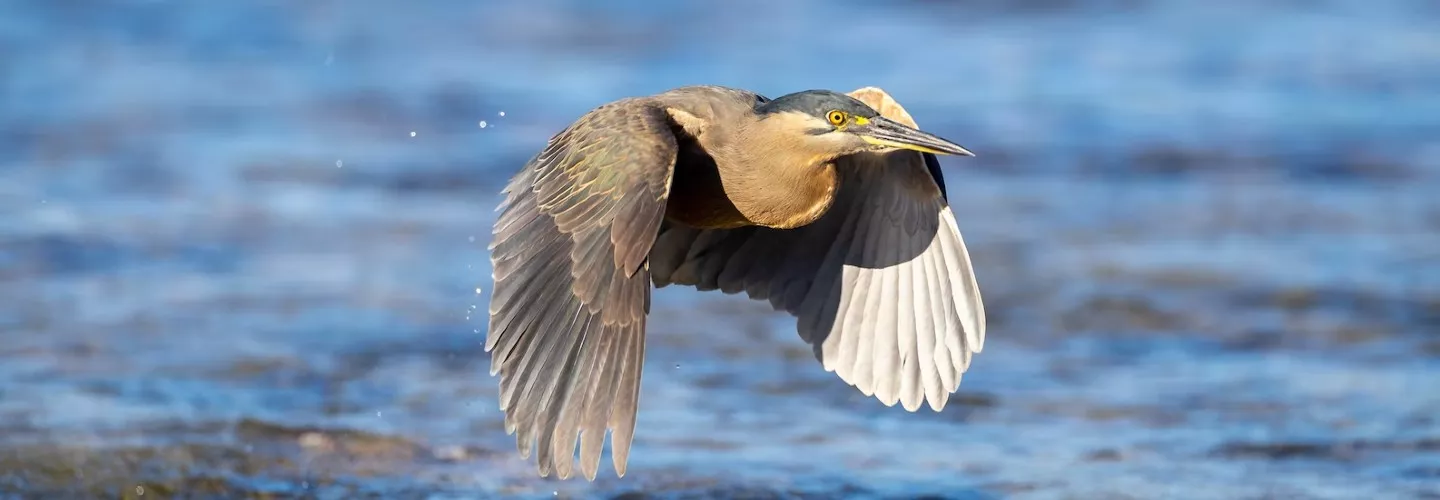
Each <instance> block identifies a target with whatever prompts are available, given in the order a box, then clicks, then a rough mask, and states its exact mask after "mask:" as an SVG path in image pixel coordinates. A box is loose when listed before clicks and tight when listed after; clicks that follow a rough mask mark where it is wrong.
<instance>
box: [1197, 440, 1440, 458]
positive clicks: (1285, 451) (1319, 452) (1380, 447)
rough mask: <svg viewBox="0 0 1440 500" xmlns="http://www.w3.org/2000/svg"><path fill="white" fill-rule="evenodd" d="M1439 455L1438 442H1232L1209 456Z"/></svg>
mask: <svg viewBox="0 0 1440 500" xmlns="http://www.w3.org/2000/svg"><path fill="white" fill-rule="evenodd" d="M1436 452H1440V438H1426V439H1415V440H1405V441H1372V440H1356V441H1328V442H1327V441H1309V442H1306V441H1285V442H1269V443H1262V442H1232V443H1226V444H1223V445H1221V446H1219V447H1217V448H1216V449H1215V450H1212V452H1211V453H1213V454H1215V455H1219V456H1223V457H1229V458H1261V459H1268V460H1293V459H1310V460H1338V461H1353V460H1361V459H1376V458H1379V457H1377V456H1376V455H1384V454H1429V453H1436Z"/></svg>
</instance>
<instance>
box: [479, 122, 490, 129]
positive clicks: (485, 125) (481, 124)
mask: <svg viewBox="0 0 1440 500" xmlns="http://www.w3.org/2000/svg"><path fill="white" fill-rule="evenodd" d="M489 126H490V124H489V123H485V120H480V128H485V127H489Z"/></svg>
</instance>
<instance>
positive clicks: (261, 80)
mask: <svg viewBox="0 0 1440 500" xmlns="http://www.w3.org/2000/svg"><path fill="white" fill-rule="evenodd" d="M601 5H604V6H603V7H602V6H601ZM1436 26H1440V6H1437V4H1435V3H1434V2H1431V1H1428V0H1413V1H1390V2H1378V1H1367V0H1331V1H1324V2H1304V3H1302V2H1288V1H1281V0H1261V1H1245V2H1242V1H1239V0H1224V1H1219V2H1191V1H1181V0H1147V1H1130V2H1078V1H1073V0H1072V1H1065V0H1049V1H1038V0H1037V1H1026V2H999V1H984V2H965V3H954V4H952V3H945V2H931V1H909V2H885V3H875V2H862V1H858V0H856V1H833V0H831V1H821V0H796V1H790V2H773V1H772V2H756V1H739V2H729V3H700V2H694V3H688V4H686V3H682V2H667V3H660V2H655V3H653V4H652V3H650V2H640V1H633V0H632V1H624V2H615V3H609V4H600V3H595V2H581V1H551V0H531V1H525V2H463V1H457V0H436V1H429V2H410V3H405V2H379V1H373V0H370V1H339V0H319V1H309V2H287V1H280V0H272V1H253V2H178V1H166V0H128V1H127V0H111V1H98V0H95V1H85V2H81V1H56V0H18V1H12V2H6V3H3V4H0V75H3V76H0V214H3V217H0V335H3V337H0V498H11V497H14V498H69V497H80V498H89V497H97V496H103V497H108V498H114V497H116V496H125V497H131V498H154V497H157V496H158V497H161V498H168V497H172V496H174V497H197V498H206V497H236V496H240V497H244V496H262V495H264V494H270V495H274V496H279V497H297V496H299V497H317V498H350V497H356V496H373V497H381V498H412V497H413V498H489V497H495V496H516V497H535V498H552V497H564V498H589V497H611V496H616V495H620V494H624V493H645V494H650V495H655V496H659V497H696V496H700V497H706V496H708V497H730V496H745V497H820V498H832V497H839V496H846V497H884V498H890V497H903V498H908V497H916V496H923V495H933V496H938V497H944V498H1414V497H1419V498H1424V497H1427V496H1428V497H1436V496H1440V420H1437V417H1436V415H1440V389H1436V388H1435V387H1436V386H1435V384H1436V380H1440V264H1437V263H1440V196H1437V194H1440V30H1437V29H1436V28H1435V27H1436ZM694 83H713V84H723V85H733V86H739V87H745V88H750V89H753V90H756V91H759V92H762V93H765V94H768V95H771V96H776V95H780V94H783V93H786V92H790V91H794V90H801V89H807V88H831V89H836V90H841V91H848V90H851V89H854V88H857V87H861V86H867V85H875V86H880V87H882V88H884V89H886V90H887V91H889V92H890V93H891V94H892V95H894V96H895V97H896V98H897V99H898V100H899V101H900V102H901V103H902V104H903V105H905V106H906V107H907V108H908V109H909V110H910V111H911V113H912V114H913V115H914V116H915V119H916V120H917V121H918V122H919V123H920V124H921V125H922V126H923V127H924V128H926V129H929V130H932V131H934V132H937V133H939V134H940V135H943V136H945V137H949V138H953V139H955V140H956V141H958V142H960V143H961V144H964V145H966V146H967V147H968V148H970V149H972V150H974V151H976V152H977V153H978V154H979V156H978V157H977V158H973V159H963V160H942V162H943V164H944V166H945V168H946V175H947V181H948V182H947V185H948V186H949V189H950V199H951V202H952V204H953V205H954V206H955V208H956V213H957V214H958V215H957V218H958V219H959V221H960V225H961V228H962V230H963V231H964V232H965V235H966V239H967V242H968V243H969V245H970V248H971V252H972V257H973V259H974V261H975V263H976V267H977V274H978V276H979V278H980V281H981V286H982V289H983V292H984V296H985V299H986V303H987V310H988V312H989V324H990V330H989V332H990V335H989V339H988V341H987V343H986V349H985V352H984V353H983V354H981V355H979V356H978V357H977V358H976V361H975V364H974V366H973V367H972V369H971V371H970V372H969V373H967V375H966V378H965V382H964V384H963V385H962V387H961V390H960V393H959V394H958V395H957V396H955V397H954V398H952V400H951V404H950V405H949V406H947V407H946V409H945V411H944V412H941V413H938V414H937V413H932V412H930V411H929V410H923V411H921V412H919V413H913V414H912V413H907V412H905V411H903V410H902V409H900V408H898V407H894V408H887V407H884V406H883V405H881V404H879V402H878V401H875V400H873V399H871V398H867V397H864V396H863V395H861V394H859V392H858V391H856V390H854V389H853V388H851V387H849V386H847V385H845V384H844V383H843V382H842V381H840V380H839V379H838V377H836V376H834V375H833V374H830V373H826V372H824V371H823V370H822V369H821V367H820V366H819V363H817V362H816V361H815V360H814V359H813V358H812V357H811V355H810V353H809V349H808V347H806V346H804V344H803V343H802V342H800V340H799V339H798V337H797V335H795V333H794V330H793V322H792V320H790V319H788V318H787V317H785V316H783V315H780V314H777V313H773V312H771V311H770V308H769V306H768V305H766V304H763V303H752V302H749V301H747V300H744V299H742V298H737V297H728V296H723V295H719V294H715V293H703V294H702V293H698V292H695V291H693V290H687V289H680V288H667V289H664V290H662V291H659V292H657V294H656V300H655V307H654V311H653V313H652V316H653V320H652V322H651V327H650V334H649V341H648V342H649V349H648V351H647V365H646V373H645V379H644V384H643V389H642V396H641V412H640V422H639V429H638V431H637V435H636V440H635V445H634V449H633V451H632V454H631V460H630V467H629V473H628V474H627V475H626V477H625V478H623V479H616V478H615V477H614V475H613V472H610V471H609V470H608V469H606V470H602V473H601V478H600V479H599V480H597V481H596V482H594V483H587V482H584V481H579V480H571V481H563V482H562V481H556V480H547V479H540V478H538V477H536V474H535V472H534V469H533V465H531V464H530V463H528V462H525V461H522V460H520V459H519V458H518V456H517V454H516V453H515V452H514V444H513V440H512V438H511V437H510V436H506V435H505V433H504V430H503V426H502V417H501V415H500V412H499V411H498V409H497V403H496V400H495V397H496V392H497V388H496V385H497V381H496V380H495V379H493V378H490V377H489V376H488V375H487V373H488V356H487V355H485V354H484V353H482V352H481V347H482V344H483V338H484V328H485V325H484V319H485V318H484V316H485V315H484V314H483V311H484V310H485V309H486V307H487V304H488V296H487V295H486V293H487V292H488V291H489V288H490V283H489V274H490V273H489V267H488V265H489V264H488V256H487V254H486V252H485V245H486V244H487V243H488V231H489V227H490V224H491V223H492V222H493V220H494V219H493V217H494V213H493V211H492V209H493V208H494V206H495V204H496V202H497V201H498V200H497V198H496V193H497V192H498V191H499V188H500V186H502V185H503V183H504V182H505V181H506V180H507V178H508V176H509V175H510V174H511V173H513V172H514V171H515V170H516V169H517V168H518V167H519V165H520V164H521V163H522V162H523V161H524V160H525V158H526V157H528V156H529V155H531V154H533V153H534V152H535V151H536V150H537V149H538V148H539V147H540V146H541V145H542V144H543V143H544V141H545V139H546V138H547V137H548V136H549V135H550V134H551V133H554V132H555V131H557V130H558V129H559V128H561V127H563V126H564V125H565V124H567V123H568V122H569V121H570V120H573V119H574V118H576V117H577V116H579V115H580V114H581V113H583V112H585V111H586V110H588V109H589V108H591V107H593V106H595V105H598V104H600V103H603V102H605V101H609V100H612V99H616V98H619V97H623V96H629V95H639V94H648V93H653V92H657V91H661V90H664V89H667V88H670V87H674V86H679V85H685V84H694ZM482 123H483V125H482ZM477 311H479V312H477Z"/></svg>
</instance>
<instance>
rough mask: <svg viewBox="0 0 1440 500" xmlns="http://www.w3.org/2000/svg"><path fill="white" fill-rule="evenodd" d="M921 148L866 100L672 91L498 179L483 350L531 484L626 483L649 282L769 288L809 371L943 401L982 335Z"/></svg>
mask: <svg viewBox="0 0 1440 500" xmlns="http://www.w3.org/2000/svg"><path fill="white" fill-rule="evenodd" d="M936 155H955V156H974V155H973V154H972V153H971V152H970V151H968V150H966V149H965V148H964V147H961V146H960V145H959V144H956V143H954V142H951V141H949V140H947V139H944V138H941V137H939V136H937V135H934V134H931V133H928V132H924V131H921V130H919V128H918V126H917V125H916V123H915V121H914V119H913V118H911V116H910V115H909V113H907V112H906V111H905V109H904V108H903V107H901V106H900V104H899V103H898V102H896V101H895V100H894V98H892V97H891V96H890V95H889V94H887V93H886V92H885V91H884V90H882V89H879V88H876V87H865V88H861V89H858V90H855V91H853V92H850V93H849V94H842V93H839V92H834V91H828V90H807V91H803V92H795V93H791V94H787V95H784V96H781V97H777V98H775V99H769V98H766V97H764V96H762V95H760V94H757V93H754V92H750V91H746V90H742V89H735V88H729V87H721V86H708V85H707V86H687V87H680V88H675V89H672V90H668V91H665V92H662V93H658V94H654V95H649V96H643V97H628V98H623V99H619V100H616V101H613V102H610V103H607V104H603V105H601V106H599V107H597V108H594V109H592V110H591V111H589V112H588V113H586V114H584V115H583V116H581V117H580V118H579V119H577V120H576V121H575V122H574V123H572V124H570V125H569V126H568V127H566V128H564V129H563V130H561V131H560V132H559V133H557V134H555V135H554V136H553V137H551V138H550V140H549V141H548V143H547V144H546V146H545V147H544V148H543V149H542V150H541V151H540V152H539V153H538V154H536V155H535V156H534V157H533V158H531V159H530V160H529V161H528V162H527V163H525V165H524V166H523V168H521V170H520V172H519V173H517V174H516V175H515V176H514V177H513V178H512V179H511V180H510V182H509V183H508V185H507V186H506V187H505V188H504V190H503V191H502V196H503V200H502V201H501V202H500V205H499V207H498V208H497V211H499V212H500V213H499V216H498V217H497V219H496V222H495V225H494V228H493V234H492V236H493V241H492V243H491V244H490V247H489V250H490V252H491V262H492V264H493V278H494V281H495V283H494V287H493V289H492V295H491V300H490V308H489V314H490V317H489V331H488V332H487V337H486V340H485V350H486V351H487V352H489V353H490V354H491V365H490V374H491V375H492V376H494V375H495V374H496V373H498V374H499V376H500V382H499V385H500V393H499V402H500V408H501V410H503V412H504V414H505V431H506V433H507V434H514V435H515V439H516V444H517V447H518V449H519V454H520V457H521V458H522V459H525V460H529V458H530V454H531V450H532V448H533V449H535V453H536V455H537V456H536V467H537V468H538V472H539V474H540V476H542V477H548V476H549V475H550V474H551V473H555V474H556V476H557V477H559V478H561V479H566V478H569V477H570V476H571V475H572V474H573V472H574V469H575V462H576V446H577V441H578V446H579V466H580V467H579V468H580V471H581V472H582V473H583V474H584V476H585V477H586V478H587V479H588V480H591V481H593V480H594V479H595V476H596V473H597V469H598V468H599V464H600V457H601V453H602V448H603V445H604V440H605V435H606V433H607V431H608V432H609V434H610V456H611V462H612V464H613V466H614V469H615V472H616V474H617V476H619V477H624V475H625V471H626V464H627V463H628V459H629V455H630V447H631V442H632V439H633V437H634V432H635V421H636V413H637V410H638V406H639V398H640V379H641V371H642V365H643V363H644V357H645V327H646V317H647V315H648V314H649V310H650V299H651V292H652V287H654V288H658V287H665V286H668V285H672V284H673V285H685V286H690V287H694V288H695V289H698V290H702V291H709V290H720V291H722V292H724V293H727V294H738V293H741V292H744V293H745V294H746V295H748V296H749V297H750V298H752V299H755V300H768V301H769V302H770V303H771V304H772V306H773V307H774V308H775V309H777V310H783V311H786V312H788V313H790V314H791V315H793V316H794V317H795V318H796V330H797V331H798V333H799V335H800V337H801V339H803V340H804V341H805V342H807V343H809V344H810V345H811V346H812V348H813V351H814V354H815V356H816V358H817V360H818V361H819V362H820V363H821V364H822V366H823V368H824V369H825V370H826V371H829V372H834V373H836V374H837V375H839V377H840V378H841V379H842V380H843V381H845V382H846V383H848V384H850V385H852V386H854V387H855V388H857V389H859V390H860V391H861V392H862V393H863V394H865V395H867V396H873V397H875V398H877V399H879V400H880V401H881V402H882V403H883V404H885V405H886V406H894V405H895V404H896V403H897V402H899V403H900V404H901V405H902V406H903V407H904V408H905V409H906V410H907V411H910V412H914V411H918V410H919V408H920V407H921V406H922V402H928V403H929V406H930V408H931V409H933V410H934V411H940V410H941V409H942V408H943V407H944V405H945V403H946V401H947V399H948V398H949V395H950V394H951V393H953V392H954V391H956V390H957V389H958V387H959V385H960V380H961V376H962V375H963V374H964V372H965V371H966V370H967V369H968V367H969V366H970V361H971V356H972V355H974V354H977V353H979V352H980V351H981V348H982V345H983V343H984V340H985V312H984V306H983V304H982V302H981V298H980V290H979V287H978V285H977V282H976V279H975V273H974V270H973V268H972V266H971V262H970V256H969V253H968V250H967V249H966V247H965V243H964V240H963V239H962V238H961V236H960V231H959V229H958V226H957V224H956V220H955V216H954V213H953V212H952V211H951V209H950V207H949V203H948V200H947V195H946V191H945V183H944V179H943V177H942V175H941V172H940V165H939V162H938V160H937V158H936Z"/></svg>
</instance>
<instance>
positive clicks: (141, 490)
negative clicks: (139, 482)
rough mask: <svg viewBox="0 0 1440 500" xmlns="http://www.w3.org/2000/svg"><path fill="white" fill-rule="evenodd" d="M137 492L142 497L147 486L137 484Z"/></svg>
mask: <svg viewBox="0 0 1440 500" xmlns="http://www.w3.org/2000/svg"><path fill="white" fill-rule="evenodd" d="M135 494H136V495H140V496H142V497H143V496H145V487H144V486H136V487H135Z"/></svg>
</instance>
